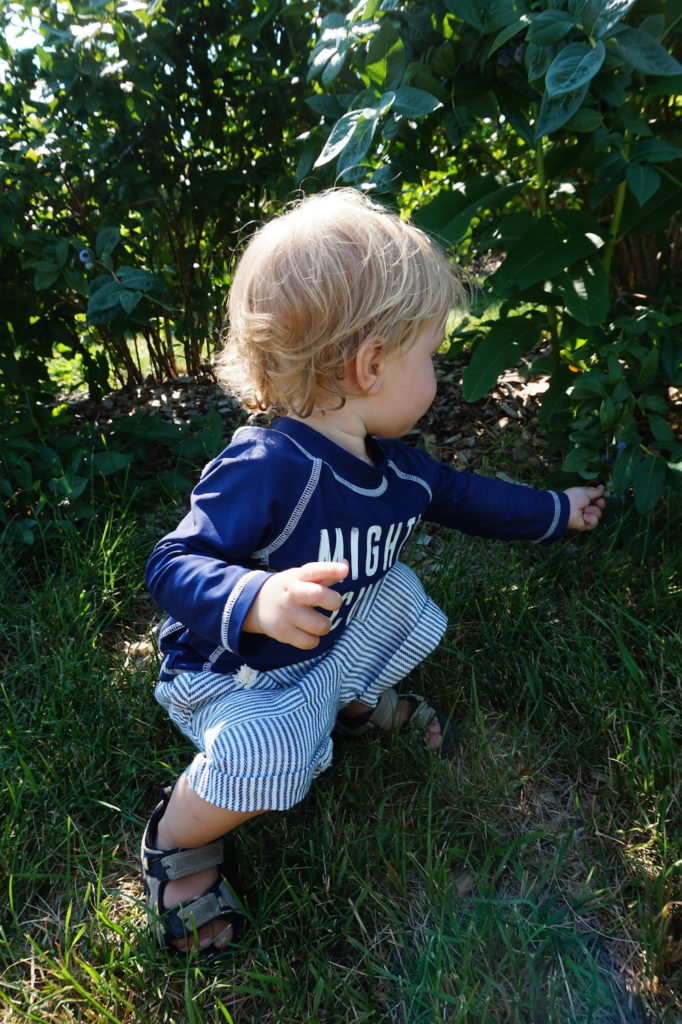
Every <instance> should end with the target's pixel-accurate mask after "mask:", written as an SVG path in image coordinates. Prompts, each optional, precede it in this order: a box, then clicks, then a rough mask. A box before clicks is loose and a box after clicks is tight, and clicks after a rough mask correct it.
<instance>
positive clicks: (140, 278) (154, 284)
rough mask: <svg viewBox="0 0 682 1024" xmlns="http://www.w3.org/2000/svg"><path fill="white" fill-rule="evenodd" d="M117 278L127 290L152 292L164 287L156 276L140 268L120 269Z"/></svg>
mask: <svg viewBox="0 0 682 1024" xmlns="http://www.w3.org/2000/svg"><path fill="white" fill-rule="evenodd" d="M116 276H117V278H118V279H119V280H120V282H121V284H124V285H125V286H126V288H131V289H134V290H135V291H141V292H151V291H154V290H158V289H159V288H162V287H163V285H162V284H161V282H160V281H159V279H158V278H157V277H155V275H154V274H150V273H149V271H148V270H141V269H140V268H139V267H119V268H118V270H117V271H116Z"/></svg>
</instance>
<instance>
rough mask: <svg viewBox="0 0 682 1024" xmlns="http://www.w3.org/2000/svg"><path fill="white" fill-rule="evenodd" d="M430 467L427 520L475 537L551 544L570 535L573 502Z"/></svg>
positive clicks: (432, 464)
mask: <svg viewBox="0 0 682 1024" xmlns="http://www.w3.org/2000/svg"><path fill="white" fill-rule="evenodd" d="M422 454H423V457H424V459H425V460H428V463H430V470H431V486H432V496H431V500H430V502H429V504H428V506H427V509H426V511H425V514H424V518H425V519H427V520H430V521H431V522H436V523H440V524H442V525H443V526H450V527H454V528H455V529H457V530H461V531H462V532H463V533H470V534H473V535H474V536H476V537H489V538H494V539H497V540H531V541H535V542H537V543H543V544H548V543H551V542H552V541H554V540H557V539H558V538H559V537H560V536H561V535H562V534H563V533H564V532H565V530H566V526H567V523H568V517H569V514H570V503H569V500H568V496H567V495H566V494H564V493H562V492H556V491H548V490H537V489H535V488H533V487H526V486H524V485H523V484H514V483H509V482H507V481H506V480H499V479H497V478H494V477H485V476H479V475H478V474H476V473H461V472H459V471H458V470H456V469H453V468H452V467H451V466H446V465H444V464H441V463H438V462H435V460H433V459H431V458H430V457H429V456H428V455H426V454H425V453H422Z"/></svg>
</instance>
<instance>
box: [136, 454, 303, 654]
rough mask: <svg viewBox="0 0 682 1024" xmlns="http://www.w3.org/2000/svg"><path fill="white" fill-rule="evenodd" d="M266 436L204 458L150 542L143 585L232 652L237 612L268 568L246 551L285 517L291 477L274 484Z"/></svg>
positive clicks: (243, 611) (263, 542)
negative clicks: (163, 531) (185, 504)
mask: <svg viewBox="0 0 682 1024" xmlns="http://www.w3.org/2000/svg"><path fill="white" fill-rule="evenodd" d="M266 448H267V444H264V445H263V446H262V447H261V448H259V447H258V446H255V447H253V446H245V445H239V444H235V443H234V442H233V444H232V445H231V446H230V447H229V448H228V449H227V450H226V452H225V453H224V455H223V456H222V457H220V458H219V459H217V460H216V461H215V462H214V463H212V464H211V465H209V467H208V469H207V470H206V472H205V473H204V475H203V476H202V478H201V480H200V481H199V483H198V484H197V486H196V487H195V489H194V491H193V492H192V496H191V504H190V511H189V513H188V514H187V515H186V516H185V518H184V519H183V520H182V522H181V523H180V524H179V525H178V527H177V528H176V529H175V530H173V531H172V533H169V534H168V535H167V536H166V537H164V538H163V539H162V540H161V541H159V543H158V544H157V545H156V547H155V548H154V550H153V552H152V554H151V557H150V559H149V562H148V564H147V574H146V579H147V586H148V589H149V592H150V594H151V595H152V597H153V598H154V600H155V601H157V603H158V604H159V605H160V606H161V607H162V608H163V609H164V611H166V612H167V613H169V614H170V615H171V616H172V617H173V618H174V619H176V620H177V621H178V622H180V623H182V624H183V625H184V626H185V627H187V628H188V629H190V630H191V631H192V632H194V633H197V634H198V635H199V636H201V637H203V638H204V639H206V640H207V641H208V642H210V643H213V644H215V645H216V647H218V646H220V647H224V648H226V649H227V650H229V651H232V652H234V653H240V652H239V644H240V637H241V634H242V629H243V625H244V620H245V618H246V616H247V614H248V611H249V608H250V607H251V605H252V603H253V600H254V598H255V597H256V594H257V593H258V591H259V590H260V588H261V587H262V586H263V583H264V582H265V580H266V579H267V578H268V576H269V575H270V573H269V572H268V571H267V569H264V568H262V566H261V565H260V564H259V562H258V560H257V559H256V558H254V553H255V552H257V551H259V550H261V549H263V548H264V547H266V546H267V544H268V542H269V540H270V539H271V533H272V530H273V524H276V523H281V522H282V521H286V517H287V515H289V514H290V512H289V506H290V504H291V499H290V498H288V497H287V495H291V494H292V493H295V492H296V479H295V476H294V478H293V479H292V477H291V475H289V477H288V479H287V484H286V486H279V483H280V481H279V476H274V475H273V472H272V465H271V462H270V460H269V459H268V458H267V451H266V450H264V449H266Z"/></svg>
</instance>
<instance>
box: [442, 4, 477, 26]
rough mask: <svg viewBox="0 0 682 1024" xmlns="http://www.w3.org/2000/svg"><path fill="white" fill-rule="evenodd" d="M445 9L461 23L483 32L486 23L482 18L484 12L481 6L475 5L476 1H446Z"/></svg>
mask: <svg viewBox="0 0 682 1024" xmlns="http://www.w3.org/2000/svg"><path fill="white" fill-rule="evenodd" d="M445 9H446V10H447V11H449V13H450V14H454V15H456V16H457V17H458V18H459V19H460V20H461V21H464V22H466V24H467V25H472V26H473V28H476V29H478V31H479V32H482V31H483V28H484V23H483V18H482V17H481V12H482V10H483V8H482V5H481V4H477V3H474V0H445Z"/></svg>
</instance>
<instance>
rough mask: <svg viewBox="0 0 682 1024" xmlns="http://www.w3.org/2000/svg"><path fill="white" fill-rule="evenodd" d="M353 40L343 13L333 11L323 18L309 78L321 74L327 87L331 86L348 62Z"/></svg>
mask: <svg viewBox="0 0 682 1024" xmlns="http://www.w3.org/2000/svg"><path fill="white" fill-rule="evenodd" d="M351 42H352V37H351V36H349V33H348V26H347V24H346V18H345V16H344V15H343V14H339V13H333V14H328V15H327V16H326V17H325V18H323V19H322V23H321V25H320V36H319V39H318V41H317V43H316V44H315V47H314V49H313V52H312V55H311V58H310V67H309V71H308V79H309V80H311V79H313V78H316V77H318V76H319V77H320V78H321V80H322V84H323V85H324V86H325V88H327V87H328V86H330V85H331V84H332V82H333V81H334V79H335V78H336V77H337V76H338V75H339V73H340V72H341V70H342V69H343V66H344V64H345V63H346V60H347V58H348V54H349V50H350V46H351Z"/></svg>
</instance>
